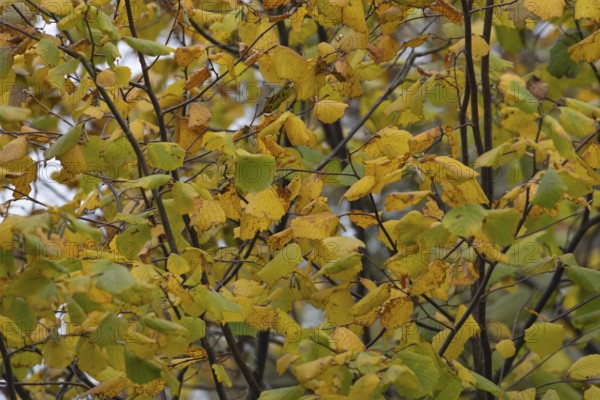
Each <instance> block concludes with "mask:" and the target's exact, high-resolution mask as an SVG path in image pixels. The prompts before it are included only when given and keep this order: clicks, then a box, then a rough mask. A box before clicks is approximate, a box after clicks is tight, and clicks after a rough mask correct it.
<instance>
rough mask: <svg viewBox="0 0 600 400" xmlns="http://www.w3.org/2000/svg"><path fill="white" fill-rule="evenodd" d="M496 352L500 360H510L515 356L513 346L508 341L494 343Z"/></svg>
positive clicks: (510, 341) (511, 342)
mask: <svg viewBox="0 0 600 400" xmlns="http://www.w3.org/2000/svg"><path fill="white" fill-rule="evenodd" d="M496 351H497V352H498V354H500V356H501V357H502V358H510V357H512V356H514V355H515V352H516V348H515V344H514V343H513V341H512V340H510V339H504V340H501V341H499V342H498V343H496Z"/></svg>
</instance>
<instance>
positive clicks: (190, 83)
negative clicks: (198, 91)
mask: <svg viewBox="0 0 600 400" xmlns="http://www.w3.org/2000/svg"><path fill="white" fill-rule="evenodd" d="M210 75H211V73H210V70H209V69H208V68H206V67H202V68H200V69H199V70H198V71H194V72H192V74H191V75H190V77H189V79H188V80H187V81H186V82H185V86H184V87H183V88H184V89H187V90H189V89H192V88H195V87H196V86H200V85H202V84H203V83H204V82H205V81H206V80H207V79H208V78H210ZM192 104H195V103H192Z"/></svg>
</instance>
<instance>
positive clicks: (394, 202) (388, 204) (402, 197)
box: [385, 190, 431, 211]
mask: <svg viewBox="0 0 600 400" xmlns="http://www.w3.org/2000/svg"><path fill="white" fill-rule="evenodd" d="M430 194H431V191H430V190H418V191H416V192H402V193H392V194H388V195H387V197H386V198H385V211H394V210H398V211H401V210H404V209H405V208H407V207H410V206H414V205H415V204H417V203H418V202H420V201H421V200H423V199H424V198H425V197H427V196H429V195H430Z"/></svg>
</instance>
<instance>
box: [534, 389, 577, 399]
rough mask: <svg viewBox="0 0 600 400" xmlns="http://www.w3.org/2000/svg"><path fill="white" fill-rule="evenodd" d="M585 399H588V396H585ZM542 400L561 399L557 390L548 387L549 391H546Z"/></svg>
mask: <svg viewBox="0 0 600 400" xmlns="http://www.w3.org/2000/svg"><path fill="white" fill-rule="evenodd" d="M584 399H585V400H588V399H587V398H586V397H584ZM541 400H560V396H559V395H558V393H557V392H556V390H554V389H548V391H547V392H546V394H544V397H542V399H541Z"/></svg>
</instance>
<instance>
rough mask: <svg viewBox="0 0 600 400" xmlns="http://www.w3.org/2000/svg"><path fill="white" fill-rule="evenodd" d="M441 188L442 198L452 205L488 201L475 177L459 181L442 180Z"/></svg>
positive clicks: (484, 202)
mask: <svg viewBox="0 0 600 400" xmlns="http://www.w3.org/2000/svg"><path fill="white" fill-rule="evenodd" d="M442 189H443V192H442V200H443V201H444V202H445V203H448V205H450V206H452V207H461V206H464V205H467V204H488V203H489V201H488V198H487V196H486V195H485V193H484V192H483V189H482V188H481V186H480V185H479V182H477V179H469V180H467V181H464V182H460V183H454V182H442Z"/></svg>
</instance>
